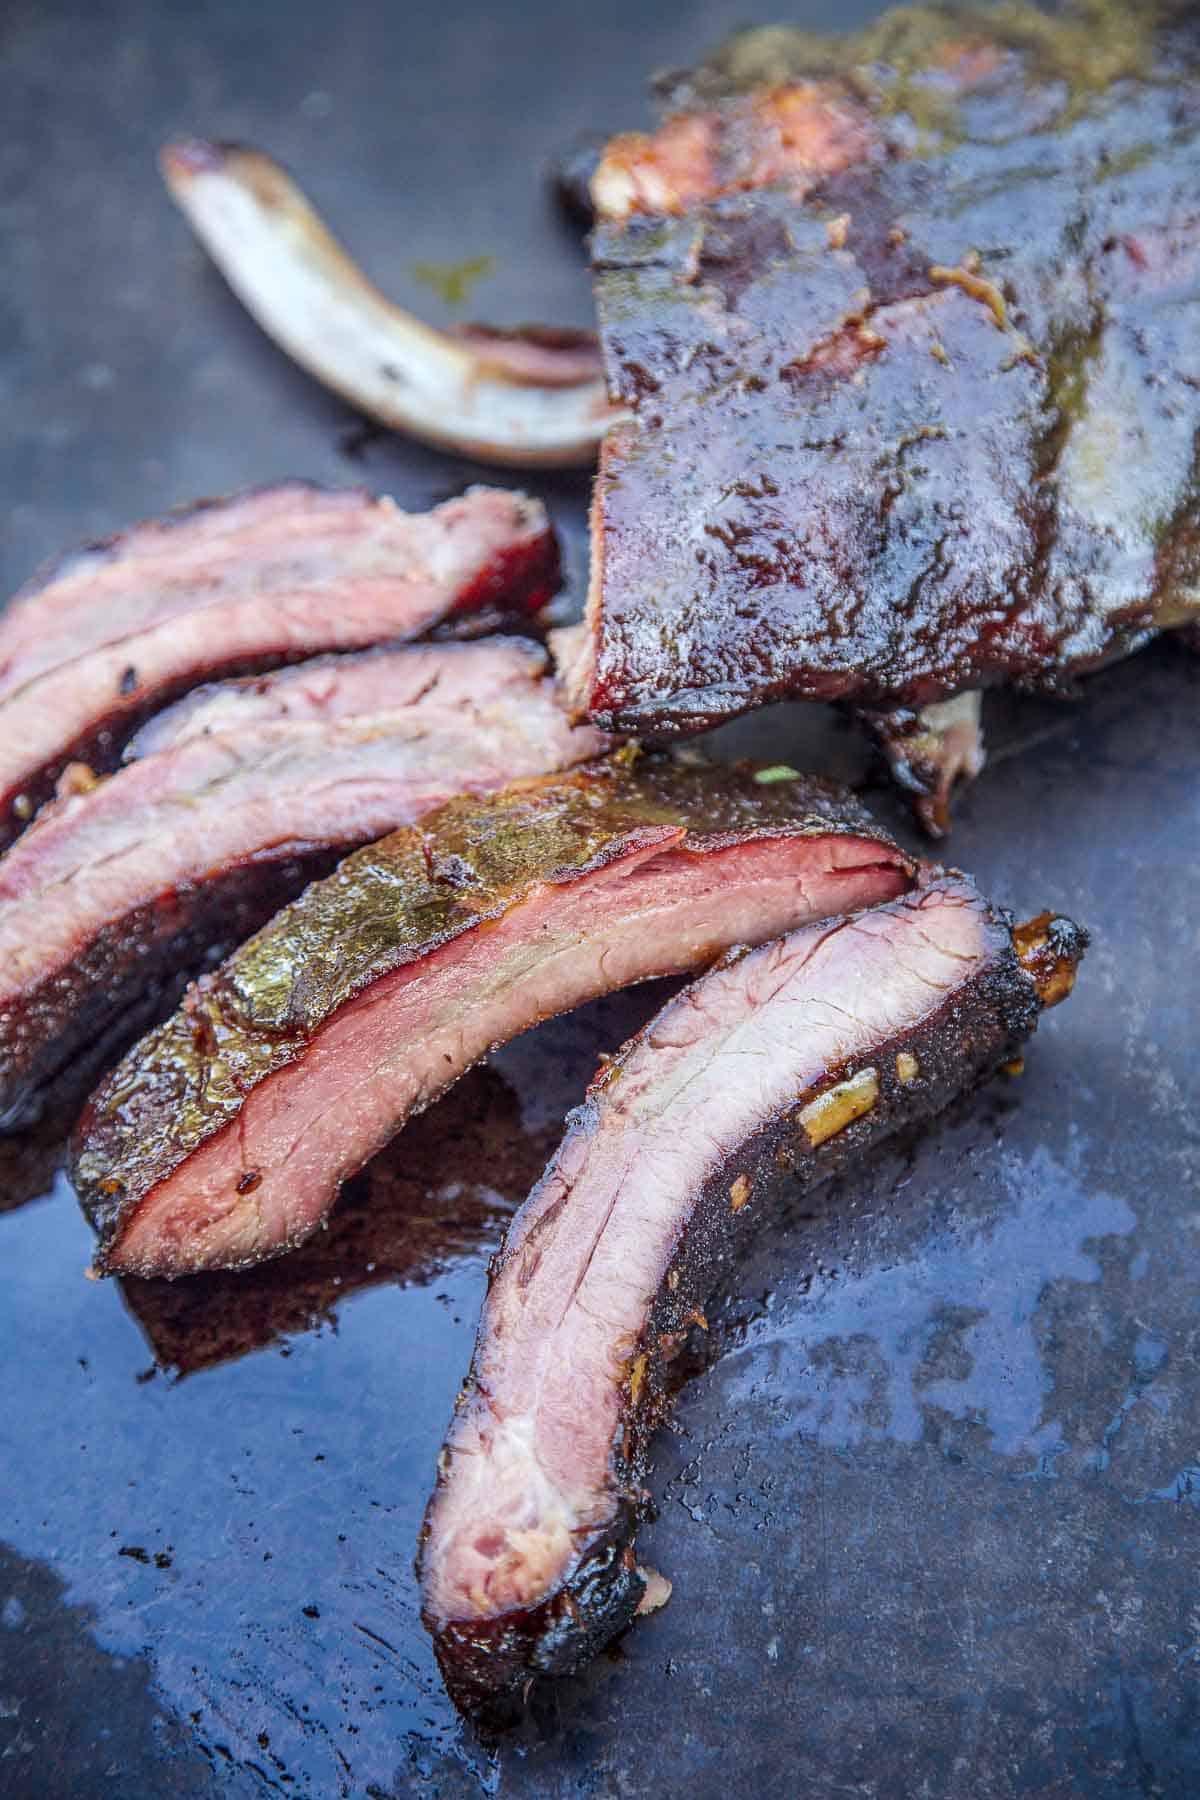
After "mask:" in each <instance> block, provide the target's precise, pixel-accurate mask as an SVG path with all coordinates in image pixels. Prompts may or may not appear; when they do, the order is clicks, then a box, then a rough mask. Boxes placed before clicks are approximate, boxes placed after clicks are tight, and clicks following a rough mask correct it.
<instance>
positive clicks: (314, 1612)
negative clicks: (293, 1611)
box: [300, 1606, 321, 1619]
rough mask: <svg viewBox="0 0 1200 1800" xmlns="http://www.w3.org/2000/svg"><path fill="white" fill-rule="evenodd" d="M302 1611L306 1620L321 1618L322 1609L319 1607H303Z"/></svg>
mask: <svg viewBox="0 0 1200 1800" xmlns="http://www.w3.org/2000/svg"><path fill="white" fill-rule="evenodd" d="M300 1611H301V1612H302V1613H303V1614H304V1616H305V1618H306V1619H319V1618H320V1616H321V1609H320V1607H319V1606H302V1607H301V1608H300Z"/></svg>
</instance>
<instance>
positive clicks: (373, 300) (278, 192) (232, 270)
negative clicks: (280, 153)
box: [159, 138, 617, 468]
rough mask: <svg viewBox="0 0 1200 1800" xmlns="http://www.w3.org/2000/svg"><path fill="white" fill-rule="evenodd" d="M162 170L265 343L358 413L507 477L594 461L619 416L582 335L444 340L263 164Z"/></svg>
mask: <svg viewBox="0 0 1200 1800" xmlns="http://www.w3.org/2000/svg"><path fill="white" fill-rule="evenodd" d="M159 161H160V167H161V169H162V174H163V178H164V180H165V182H166V184H167V187H168V189H169V190H170V193H171V196H172V198H173V199H174V200H175V201H176V203H177V205H178V206H179V208H180V210H181V211H182V212H183V213H184V215H185V217H186V218H187V220H188V222H189V223H190V225H191V226H192V229H193V230H194V231H195V233H196V235H197V237H198V238H199V239H200V242H201V243H202V244H203V245H204V247H205V249H206V250H207V251H208V253H209V255H210V256H211V257H212V259H213V261H214V262H215V263H216V265H217V267H218V268H219V269H220V270H221V273H222V274H223V275H224V276H225V279H226V280H227V281H228V283H229V285H230V287H231V288H232V289H233V291H234V293H235V294H237V296H238V298H239V299H240V300H241V301H242V303H243V304H244V305H245V306H246V307H247V309H248V310H249V311H250V313H251V314H252V315H253V317H254V318H255V319H257V321H258V323H259V324H260V325H261V326H262V328H263V330H264V331H266V332H267V333H268V335H269V336H270V337H272V338H273V339H274V340H275V342H276V343H277V344H278V345H279V346H280V347H281V349H283V350H285V351H286V352H287V354H288V355H289V356H291V357H293V358H294V359H295V361H296V362H298V363H299V364H300V365H301V367H302V368H305V369H307V370H308V372H309V374H311V375H312V376H314V377H315V378H316V379H317V380H318V381H321V382H323V383H324V384H325V386H326V387H329V388H332V389H333V391H334V392H335V393H338V394H341V395H342V396H343V398H344V399H346V400H348V401H349V402H350V403H351V404H352V405H353V406H355V407H356V408H357V409H358V410H359V411H360V412H362V413H364V414H366V415H367V416H368V417H369V418H373V419H377V420H378V421H379V422H380V423H381V424H383V425H386V426H388V427H389V428H390V429H392V430H394V431H402V432H406V433H408V434H409V435H410V436H412V437H416V438H420V439H421V440H422V441H423V442H425V443H429V444H432V445H434V446H435V447H437V448H439V449H443V450H450V451H453V452H455V453H456V454H461V455H467V456H472V457H474V458H476V459H477V460H479V461H483V462H494V463H499V464H501V465H503V466H505V467H513V468H530V467H544V468H570V467H575V466H582V465H584V464H587V463H590V462H592V461H593V460H594V458H595V455H596V448H597V445H598V443H599V441H600V439H601V438H602V437H603V435H604V432H605V431H606V429H607V428H608V425H609V423H610V422H611V420H612V419H613V418H615V417H616V416H617V415H616V414H615V413H614V411H613V409H612V407H611V405H610V403H609V398H608V389H607V386H606V383H605V381H604V378H603V371H602V368H601V364H600V358H599V352H598V350H597V349H596V347H595V345H594V344H593V343H591V342H590V341H589V340H588V339H587V338H586V336H585V334H582V333H580V332H578V331H573V330H555V329H553V328H544V327H532V328H531V327H522V328H520V329H519V330H517V331H503V330H498V329H491V328H489V327H484V326H470V327H467V328H466V329H465V330H463V331H462V332H459V333H453V332H448V331H440V330H437V329H436V328H435V327H433V326H431V325H428V324H426V323H425V322H424V321H423V320H421V319H418V318H416V317H414V315H413V314H411V313H409V312H407V311H405V310H404V309H403V308H402V307H399V306H396V305H395V304H394V303H393V302H392V301H390V300H389V299H388V298H387V296H386V295H385V294H383V293H381V292H380V291H379V289H378V288H376V287H375V285H374V284H373V283H372V282H371V281H370V280H369V279H368V277H367V276H366V275H365V274H364V273H363V271H362V270H361V269H360V268H359V267H358V265H357V264H356V263H355V262H354V261H353V260H352V259H351V258H350V256H349V255H348V254H347V253H346V251H345V250H344V249H343V248H342V246H341V245H340V244H339V243H338V241H337V240H336V239H335V238H334V237H333V235H332V234H331V232H330V231H329V229H328V227H327V226H326V225H325V224H324V222H323V220H322V219H321V218H320V217H319V216H318V215H317V213H316V212H315V211H314V210H313V208H312V206H311V205H310V204H309V202H308V200H307V199H306V198H305V196H304V194H303V193H302V192H301V190H300V189H299V188H298V187H297V186H296V184H295V182H294V181H293V180H292V179H291V177H290V176H289V175H288V173H287V171H286V170H285V169H283V168H282V167H281V166H280V164H278V163H277V162H275V160H274V159H273V158H272V157H270V156H268V155H267V154H266V153H265V152H263V151H261V150H255V149H252V148H250V147H249V146H246V145H241V144H217V143H213V142H210V141H208V140H206V139H202V138H195V139H181V140H178V141H175V142H172V143H169V144H167V145H166V146H165V147H164V149H163V150H162V152H161V154H160V158H159Z"/></svg>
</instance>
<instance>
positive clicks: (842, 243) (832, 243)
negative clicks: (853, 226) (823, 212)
mask: <svg viewBox="0 0 1200 1800" xmlns="http://www.w3.org/2000/svg"><path fill="white" fill-rule="evenodd" d="M849 229H850V214H849V213H839V214H838V216H837V218H836V219H827V220H826V222H825V232H826V235H827V236H828V238H829V248H830V249H831V250H844V249H845V248H846V237H847V234H848V232H849Z"/></svg>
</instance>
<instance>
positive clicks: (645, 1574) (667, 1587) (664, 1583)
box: [637, 1563, 673, 1619]
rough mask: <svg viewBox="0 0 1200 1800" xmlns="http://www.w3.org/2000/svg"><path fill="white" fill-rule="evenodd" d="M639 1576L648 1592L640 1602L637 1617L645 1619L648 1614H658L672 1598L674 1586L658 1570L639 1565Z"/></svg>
mask: <svg viewBox="0 0 1200 1800" xmlns="http://www.w3.org/2000/svg"><path fill="white" fill-rule="evenodd" d="M638 1574H639V1575H640V1576H641V1578H642V1580H643V1581H644V1582H645V1584H646V1590H645V1592H644V1593H643V1595H642V1597H641V1599H640V1600H639V1601H638V1607H637V1616H638V1618H639V1619H644V1618H645V1616H646V1614H647V1613H652V1612H657V1611H658V1610H659V1608H660V1607H662V1606H665V1605H666V1604H667V1601H668V1600H669V1599H670V1598H671V1594H672V1591H673V1588H672V1584H671V1582H669V1581H668V1580H667V1577H666V1576H665V1575H660V1574H659V1572H658V1570H657V1569H647V1568H644V1567H643V1566H642V1565H641V1564H640V1563H639V1564H638Z"/></svg>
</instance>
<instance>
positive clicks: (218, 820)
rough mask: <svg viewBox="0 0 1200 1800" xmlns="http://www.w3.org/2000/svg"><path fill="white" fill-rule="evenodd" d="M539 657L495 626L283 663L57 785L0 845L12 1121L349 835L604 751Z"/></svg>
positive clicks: (3, 998) (206, 692) (322, 866)
mask: <svg viewBox="0 0 1200 1800" xmlns="http://www.w3.org/2000/svg"><path fill="white" fill-rule="evenodd" d="M546 663H547V658H546V653H545V651H544V650H542V649H541V648H540V647H539V646H538V645H536V644H528V643H523V642H521V641H520V640H519V639H505V638H489V639H486V640H481V641H479V642H476V643H472V644H430V645H410V646H406V647H401V648H397V649H394V650H375V651H365V652H362V653H360V654H359V655H357V656H347V657H330V658H325V659H322V660H320V661H318V662H316V663H311V664H310V663H301V664H298V665H293V667H292V668H290V669H287V670H283V671H278V672H276V673H274V674H271V675H265V676H259V677H257V678H255V679H253V680H250V681H244V682H231V683H229V684H228V685H227V686H225V687H220V686H217V687H211V688H206V689H203V690H201V691H200V692H199V693H198V694H197V695H195V696H193V697H191V698H190V699H189V700H187V701H183V702H181V703H180V704H179V706H178V707H176V708H173V709H171V710H170V711H168V712H167V713H165V714H163V715H162V716H161V717H160V718H158V719H155V720H154V721H153V722H152V723H151V725H150V726H149V727H147V729H146V731H145V732H143V733H142V736H141V740H140V744H139V745H138V746H136V747H138V748H140V749H149V750H150V753H149V754H145V755H143V756H141V758H140V760H136V761H134V762H132V763H130V764H129V765H127V766H126V767H125V768H123V769H120V770H119V771H118V772H117V773H116V774H115V775H112V776H110V777H108V778H107V779H102V780H99V781H91V780H90V779H88V778H87V777H86V776H83V777H81V778H79V779H78V780H77V781H76V782H74V783H73V784H71V785H73V786H74V787H75V788H76V789H77V791H72V792H65V793H64V794H63V795H62V797H61V798H59V799H58V800H55V801H53V802H52V803H51V804H50V805H49V806H47V807H45V808H44V809H43V811H42V812H41V813H40V814H39V816H38V818H37V820H36V821H35V823H34V824H33V825H32V826H31V827H30V829H29V830H28V831H27V832H26V833H25V834H24V836H23V837H21V838H19V839H18V840H17V842H16V843H15V844H13V845H12V846H11V847H10V849H9V851H8V854H7V855H6V856H5V857H3V858H2V859H0V1117H3V1120H4V1122H5V1123H6V1124H8V1125H12V1124H14V1123H25V1122H26V1121H27V1120H28V1118H29V1116H30V1114H31V1112H32V1111H33V1110H35V1109H36V1107H37V1106H38V1104H39V1102H40V1099H41V1097H42V1093H43V1090H44V1087H45V1084H46V1083H47V1082H50V1081H52V1080H53V1079H54V1077H55V1076H56V1075H57V1074H58V1073H59V1072H60V1071H61V1070H62V1069H63V1068H64V1066H65V1065H66V1064H67V1063H68V1062H69V1061H70V1060H71V1059H72V1058H73V1057H74V1056H75V1055H76V1053H77V1052H78V1051H79V1050H80V1049H82V1048H84V1047H86V1046H88V1045H90V1044H92V1043H93V1042H94V1041H95V1039H96V1036H97V1034H98V1033H110V1032H111V1033H113V1034H114V1036H113V1040H112V1042H111V1044H110V1048H112V1049H116V1048H118V1047H120V1045H119V1044H118V1042H117V1037H118V1036H121V1035H123V1041H124V1043H128V1042H129V1040H130V1038H131V1037H132V1036H134V1035H136V1032H137V1030H138V1029H144V1028H145V1026H146V1025H147V1024H149V1023H150V1020H151V1018H152V1017H153V1011H152V1010H148V1009H150V1008H152V1007H154V1005H155V1002H156V1000H157V1009H158V1010H159V1011H161V1010H163V1004H164V1002H166V1003H169V1002H170V1001H171V1000H173V999H175V998H177V997H178V993H179V988H180V985H181V984H182V980H183V978H184V977H185V976H186V975H187V974H188V973H189V971H191V972H194V971H195V968H196V964H197V962H198V960H199V959H200V958H202V957H207V958H208V959H209V966H211V961H213V960H215V959H216V955H217V954H219V953H221V952H223V951H227V950H230V949H232V948H233V947H234V945H235V944H237V943H239V942H240V941H241V940H242V939H243V938H245V937H247V936H248V935H249V933H250V932H252V931H254V930H256V929H257V928H258V927H259V926H260V925H262V924H264V923H265V922H266V920H267V919H269V918H270V917H271V915H272V913H274V912H276V911H277V910H278V908H279V907H280V906H282V905H283V904H284V903H285V901H287V900H289V899H291V898H293V897H294V896H295V895H296V894H297V893H299V891H300V889H301V888H302V887H303V885H304V883H305V881H306V880H310V879H312V878H313V877H314V876H315V875H319V874H325V873H327V872H328V871H329V869H331V868H332V866H333V864H334V863H335V862H336V861H337V859H338V857H340V856H343V855H345V853H346V852H347V851H348V850H351V849H354V848H355V847H356V846H358V845H359V844H365V843H369V842H370V841H371V839H372V838H378V837H382V836H383V835H384V833H385V832H389V831H394V830H395V829H396V827H397V826H400V825H408V824H411V823H412V822H413V821H414V820H416V819H419V818H420V817H421V816H422V815H423V814H424V813H427V812H430V811H431V810H432V809H433V808H435V807H437V806H441V805H443V804H444V803H445V802H446V801H447V800H450V799H453V798H454V796H456V795H459V794H486V793H493V792H495V791H496V790H497V789H499V788H502V787H505V786H506V785H507V784H508V783H509V782H510V781H512V780H514V779H515V778H517V777H519V776H531V775H543V774H550V773H554V772H556V771H558V770H561V769H566V768H570V767H572V766H573V765H574V764H576V763H581V762H584V761H585V760H586V759H587V758H589V757H594V756H596V755H598V754H602V753H603V751H604V750H605V749H606V748H607V747H608V743H607V740H606V739H605V738H604V737H602V735H601V734H600V733H599V732H598V731H594V730H592V729H591V728H590V727H589V726H572V725H571V724H570V723H569V722H568V720H567V716H566V714H565V712H564V711H563V709H562V707H561V705H560V704H559V698H558V690H557V686H556V684H555V683H554V682H553V681H552V680H550V679H548V678H547V677H546ZM68 773H70V772H68ZM63 785H64V786H65V785H67V781H66V778H64V783H63Z"/></svg>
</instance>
